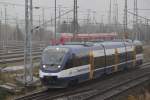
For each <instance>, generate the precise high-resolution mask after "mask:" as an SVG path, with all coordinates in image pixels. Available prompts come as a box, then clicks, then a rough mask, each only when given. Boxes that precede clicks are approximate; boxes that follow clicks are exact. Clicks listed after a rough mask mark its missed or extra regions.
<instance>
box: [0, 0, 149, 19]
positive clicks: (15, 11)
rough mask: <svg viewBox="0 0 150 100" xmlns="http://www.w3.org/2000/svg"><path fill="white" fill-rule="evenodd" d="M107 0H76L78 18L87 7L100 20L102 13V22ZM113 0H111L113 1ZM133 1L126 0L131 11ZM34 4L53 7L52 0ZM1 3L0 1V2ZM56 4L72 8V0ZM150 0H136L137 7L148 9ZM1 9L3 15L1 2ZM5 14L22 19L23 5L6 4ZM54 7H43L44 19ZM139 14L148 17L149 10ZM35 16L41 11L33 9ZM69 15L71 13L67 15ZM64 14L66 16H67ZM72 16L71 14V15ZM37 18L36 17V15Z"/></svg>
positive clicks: (20, 0)
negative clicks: (94, 12)
mask: <svg viewBox="0 0 150 100" xmlns="http://www.w3.org/2000/svg"><path fill="white" fill-rule="evenodd" d="M24 1H25V0H0V2H9V3H15V4H23V5H24ZM109 1H110V0H78V6H79V11H82V12H79V18H85V16H86V14H87V12H86V11H87V9H91V10H92V11H96V12H97V14H96V19H97V20H98V21H101V15H104V22H107V20H108V17H107V16H108V10H109ZM113 1H114V0H112V2H113ZM124 1H125V0H117V2H118V6H119V20H120V21H122V18H123V9H124ZM133 1H134V0H128V9H131V11H133ZM33 2H34V6H42V7H54V0H33ZM0 4H1V3H0ZM57 5H62V6H63V7H67V8H65V9H67V10H68V9H72V8H73V0H57ZM149 5H150V0H138V8H139V9H150V6H149ZM0 6H1V9H2V12H3V16H4V6H3V5H2V4H1V5H0ZM7 10H8V11H7V15H9V16H12V17H15V16H16V15H17V16H18V17H19V19H24V7H21V6H15V7H14V6H10V5H9V6H8V7H7ZM53 14H54V9H53V8H51V9H45V17H46V19H50V16H53ZM139 14H140V15H141V16H145V17H147V18H150V10H149V11H141V10H140V11H139ZM34 15H35V16H38V15H41V11H39V10H38V11H37V10H36V11H35V13H34ZM67 16H69V17H70V16H71V15H67ZM67 16H66V17H67ZM71 17H72V16H71ZM129 18H130V19H129V21H130V20H132V19H131V18H132V15H129ZM36 19H38V17H36Z"/></svg>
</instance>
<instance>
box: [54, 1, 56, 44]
mask: <svg viewBox="0 0 150 100" xmlns="http://www.w3.org/2000/svg"><path fill="white" fill-rule="evenodd" d="M56 6H57V1H56V0H55V29H54V34H55V35H54V38H55V39H54V40H55V45H56V33H57V32H56V31H57V30H56V29H57V25H56V24H57V22H56V14H57V7H56Z"/></svg>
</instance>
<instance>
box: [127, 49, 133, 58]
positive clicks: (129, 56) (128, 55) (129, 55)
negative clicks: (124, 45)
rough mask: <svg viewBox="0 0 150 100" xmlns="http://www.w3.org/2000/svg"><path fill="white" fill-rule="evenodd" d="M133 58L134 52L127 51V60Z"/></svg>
mask: <svg viewBox="0 0 150 100" xmlns="http://www.w3.org/2000/svg"><path fill="white" fill-rule="evenodd" d="M133 59H134V52H133V51H132V52H127V60H133Z"/></svg>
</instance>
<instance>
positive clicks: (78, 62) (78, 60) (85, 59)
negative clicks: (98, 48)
mask: <svg viewBox="0 0 150 100" xmlns="http://www.w3.org/2000/svg"><path fill="white" fill-rule="evenodd" d="M88 64H89V56H82V57H77V56H76V57H75V58H74V59H73V67H78V66H83V65H88Z"/></svg>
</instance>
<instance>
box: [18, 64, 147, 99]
mask: <svg viewBox="0 0 150 100" xmlns="http://www.w3.org/2000/svg"><path fill="white" fill-rule="evenodd" d="M144 66H149V67H145V68H143V67H144ZM149 76H150V63H145V64H144V65H142V66H141V67H140V68H139V69H135V70H130V71H127V72H119V73H115V74H113V75H109V76H105V77H104V78H102V79H101V78H100V79H97V80H93V81H89V82H86V83H82V84H78V85H77V86H74V87H70V88H67V89H58V90H55V89H54V90H46V91H41V92H38V93H33V94H30V95H26V96H23V97H19V98H16V99H15V100H96V99H97V100H106V99H108V98H109V97H111V96H113V95H117V94H118V93H121V92H122V91H124V89H125V90H126V89H128V88H131V86H132V85H134V86H135V85H137V84H140V83H142V82H144V81H147V80H149V79H150V77H149ZM121 87H122V88H121ZM112 93H114V94H112Z"/></svg>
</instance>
